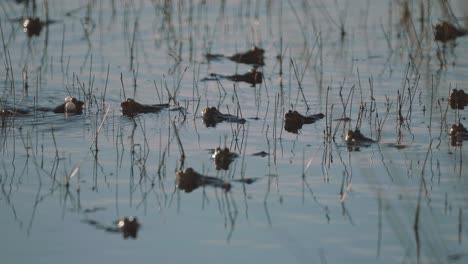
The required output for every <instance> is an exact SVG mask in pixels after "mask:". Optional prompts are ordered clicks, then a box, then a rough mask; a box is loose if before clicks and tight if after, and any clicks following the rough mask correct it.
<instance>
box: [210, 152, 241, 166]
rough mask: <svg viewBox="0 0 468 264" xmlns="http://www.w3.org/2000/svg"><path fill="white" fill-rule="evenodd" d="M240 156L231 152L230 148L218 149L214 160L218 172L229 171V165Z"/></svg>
mask: <svg viewBox="0 0 468 264" xmlns="http://www.w3.org/2000/svg"><path fill="white" fill-rule="evenodd" d="M238 156H239V155H237V153H234V152H231V151H229V149H228V148H224V149H221V148H216V149H215V150H214V153H213V156H212V157H213V159H214V161H215V165H216V169H217V170H228V169H229V165H230V164H231V163H232V162H233V161H234V159H236V158H237V157H238Z"/></svg>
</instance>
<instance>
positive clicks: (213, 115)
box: [202, 106, 246, 127]
mask: <svg viewBox="0 0 468 264" xmlns="http://www.w3.org/2000/svg"><path fill="white" fill-rule="evenodd" d="M202 115H203V123H205V125H206V127H215V126H216V125H217V124H218V123H221V122H223V121H226V122H231V123H239V124H245V122H246V121H245V119H244V118H239V117H237V116H235V115H231V114H223V113H221V112H220V111H219V110H218V109H216V107H214V106H213V107H208V108H205V109H204V110H203V111H202Z"/></svg>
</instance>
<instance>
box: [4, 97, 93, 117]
mask: <svg viewBox="0 0 468 264" xmlns="http://www.w3.org/2000/svg"><path fill="white" fill-rule="evenodd" d="M83 108H84V102H82V101H80V100H78V99H76V98H75V97H72V96H67V97H65V100H64V102H63V104H60V105H58V106H56V107H55V108H52V109H51V108H49V107H38V108H36V109H35V111H41V112H54V113H56V114H66V115H79V114H82V113H83ZM31 111H32V110H30V109H21V108H15V109H8V108H3V109H2V110H1V111H0V116H2V117H9V116H17V115H27V114H29V113H30V112H31Z"/></svg>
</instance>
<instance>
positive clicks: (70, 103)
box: [39, 96, 84, 115]
mask: <svg viewBox="0 0 468 264" xmlns="http://www.w3.org/2000/svg"><path fill="white" fill-rule="evenodd" d="M83 106H84V102H82V101H80V100H78V99H76V98H75V97H72V96H67V97H65V100H64V103H63V104H61V105H59V106H57V107H55V108H54V109H53V110H52V111H53V112H54V113H56V114H71V115H73V114H76V115H79V114H81V113H83ZM39 110H41V109H39Z"/></svg>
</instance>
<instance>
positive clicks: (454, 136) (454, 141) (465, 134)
mask: <svg viewBox="0 0 468 264" xmlns="http://www.w3.org/2000/svg"><path fill="white" fill-rule="evenodd" d="M463 140H468V130H467V129H466V128H465V127H464V126H463V125H462V124H461V123H458V124H453V125H452V127H451V128H450V142H451V145H452V146H453V147H456V146H462V145H463Z"/></svg>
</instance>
